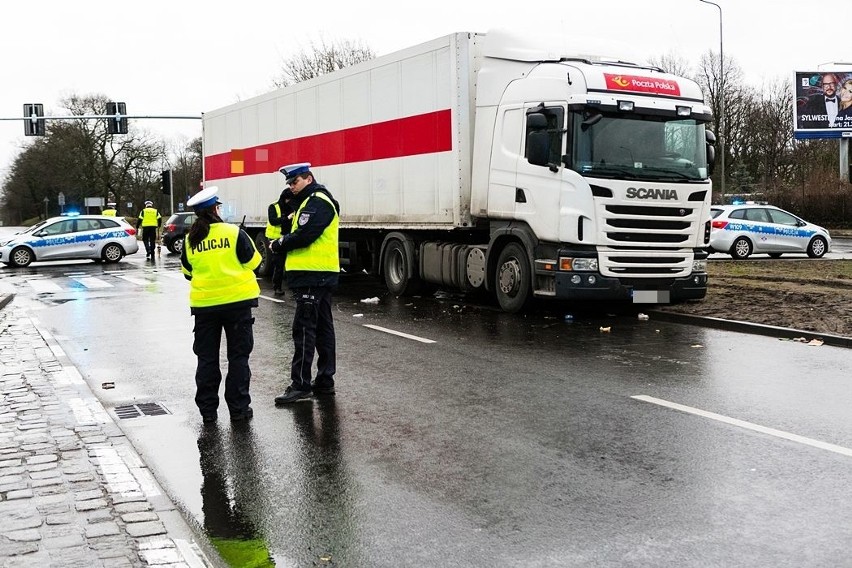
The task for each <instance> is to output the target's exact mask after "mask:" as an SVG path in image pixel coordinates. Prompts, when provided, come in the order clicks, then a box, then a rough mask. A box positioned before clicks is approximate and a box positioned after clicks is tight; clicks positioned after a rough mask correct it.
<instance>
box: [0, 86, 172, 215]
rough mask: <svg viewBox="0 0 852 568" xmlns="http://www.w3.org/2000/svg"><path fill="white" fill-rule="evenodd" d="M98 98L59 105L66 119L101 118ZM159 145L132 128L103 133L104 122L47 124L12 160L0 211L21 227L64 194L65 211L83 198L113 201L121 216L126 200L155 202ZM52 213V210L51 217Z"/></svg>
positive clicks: (74, 98)
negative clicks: (42, 134) (43, 133)
mask: <svg viewBox="0 0 852 568" xmlns="http://www.w3.org/2000/svg"><path fill="white" fill-rule="evenodd" d="M107 101H108V99H107V98H106V96H103V95H88V96H85V97H80V96H76V95H74V96H71V97H68V98H67V99H65V100H64V101H62V103H63V106H64V107H65V108H66V109H68V111H69V113H70V114H72V115H77V116H82V115H92V114H101V115H102V114H106V103H107ZM164 161H165V145H164V143H163V142H160V141H157V140H154V139H153V138H152V137H151V136H150V135H148V134H146V133H145V131H144V130H142V129H140V128H137V127H135V126H134V125H133V124H132V123H131V125H130V131H129V133H128V134H124V135H120V136H114V135H110V134H109V133H108V132H107V126H106V121H105V120H91V119H80V120H73V121H61V122H58V121H57V122H48V123H47V133H46V136H45V137H44V138H41V139H39V140H36V141H34V142H33V143H30V144H29V145H28V146H27V147H26V148H24V149H23V151H22V153H21V154H19V155H18V156H17V158H16V159H15V161H14V162H13V164H12V167H11V170H10V174H9V175H8V177H7V179H6V180H5V182H4V185H3V195H2V198H0V206H2V208H3V215H4V219H8V220H15V221H17V222H23V221H26V220H29V219H32V218H33V217H37V216H41V215H43V214H44V210H45V207H44V199H45V198H47V199H48V204H51V203H52V204H54V205H55V204H56V202H57V195H58V194H59V193H60V192H61V193H63V194H64V195H65V197H66V201H67V203H68V206H69V207H70V206H73V205H76V206H79V207H82V205H83V203H84V198H86V197H103V198H104V201H108V200H110V199H114V200H115V201H116V203H118V205H119V208H120V209H119V210H120V211H122V213H125V214H131V213H134V212H131V211H127V210H126V205H124V204H125V203H126V202H127V201H130V202H132V203H134V204H135V205H137V206H138V205H139V204H141V202H142V201H144V199H153V200H155V201H157V198H156V196H158V195H159V191H158V186H159V169H158V167H157V166H158V164H160V163H162V162H164ZM55 212H56V211H55V210H54V211H52V213H55Z"/></svg>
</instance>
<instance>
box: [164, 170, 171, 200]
mask: <svg viewBox="0 0 852 568" xmlns="http://www.w3.org/2000/svg"><path fill="white" fill-rule="evenodd" d="M163 193H164V194H166V195H171V194H172V170H163Z"/></svg>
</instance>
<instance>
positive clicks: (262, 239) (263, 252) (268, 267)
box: [254, 233, 272, 278]
mask: <svg viewBox="0 0 852 568" xmlns="http://www.w3.org/2000/svg"><path fill="white" fill-rule="evenodd" d="M254 246H256V247H257V252H259V253H260V258H261V261H260V264H258V265H257V268H255V269H254V273H255V274H257V275H258V276H260V277H261V278H263V277H264V276H271V275H272V263H271V262H270V258H269V241H268V240H266V235H264V234H263V233H258V235H257V236H256V237H255V238H254Z"/></svg>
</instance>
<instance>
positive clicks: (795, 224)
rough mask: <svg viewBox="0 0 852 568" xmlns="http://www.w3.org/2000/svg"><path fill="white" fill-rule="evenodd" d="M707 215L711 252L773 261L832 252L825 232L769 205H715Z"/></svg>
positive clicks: (813, 256) (735, 257) (828, 237)
mask: <svg viewBox="0 0 852 568" xmlns="http://www.w3.org/2000/svg"><path fill="white" fill-rule="evenodd" d="M710 211H711V214H712V216H713V221H712V223H711V230H710V248H711V249H712V252H721V253H728V254H730V255H731V256H732V257H733V258H734V259H737V260H742V259H744V258H748V257H749V256H751V255H752V254H755V253H767V254H769V256H770V257H772V258H778V257H780V256H781V255H782V254H785V253H806V254H807V255H808V256H809V257H811V258H821V257H822V256H823V255H825V253H827V252H829V250H831V236H830V235H829V234H828V231H827V230H825V229H823V228H822V227H820V226H818V225H814V224H812V223H808V222H807V221H805V220H804V219H801V218H800V217H797V216H795V215H793V214H792V213H789V212H787V211H784V210H783V209H779V208H778V207H775V206H772V205H761V204H742V205H714V206H713V207H711V209H710Z"/></svg>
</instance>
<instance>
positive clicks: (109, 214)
mask: <svg viewBox="0 0 852 568" xmlns="http://www.w3.org/2000/svg"><path fill="white" fill-rule="evenodd" d="M115 213H116V211H115V209H112V208H110V209H104V210H103V213H101V215H106V216H107V217H115Z"/></svg>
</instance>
